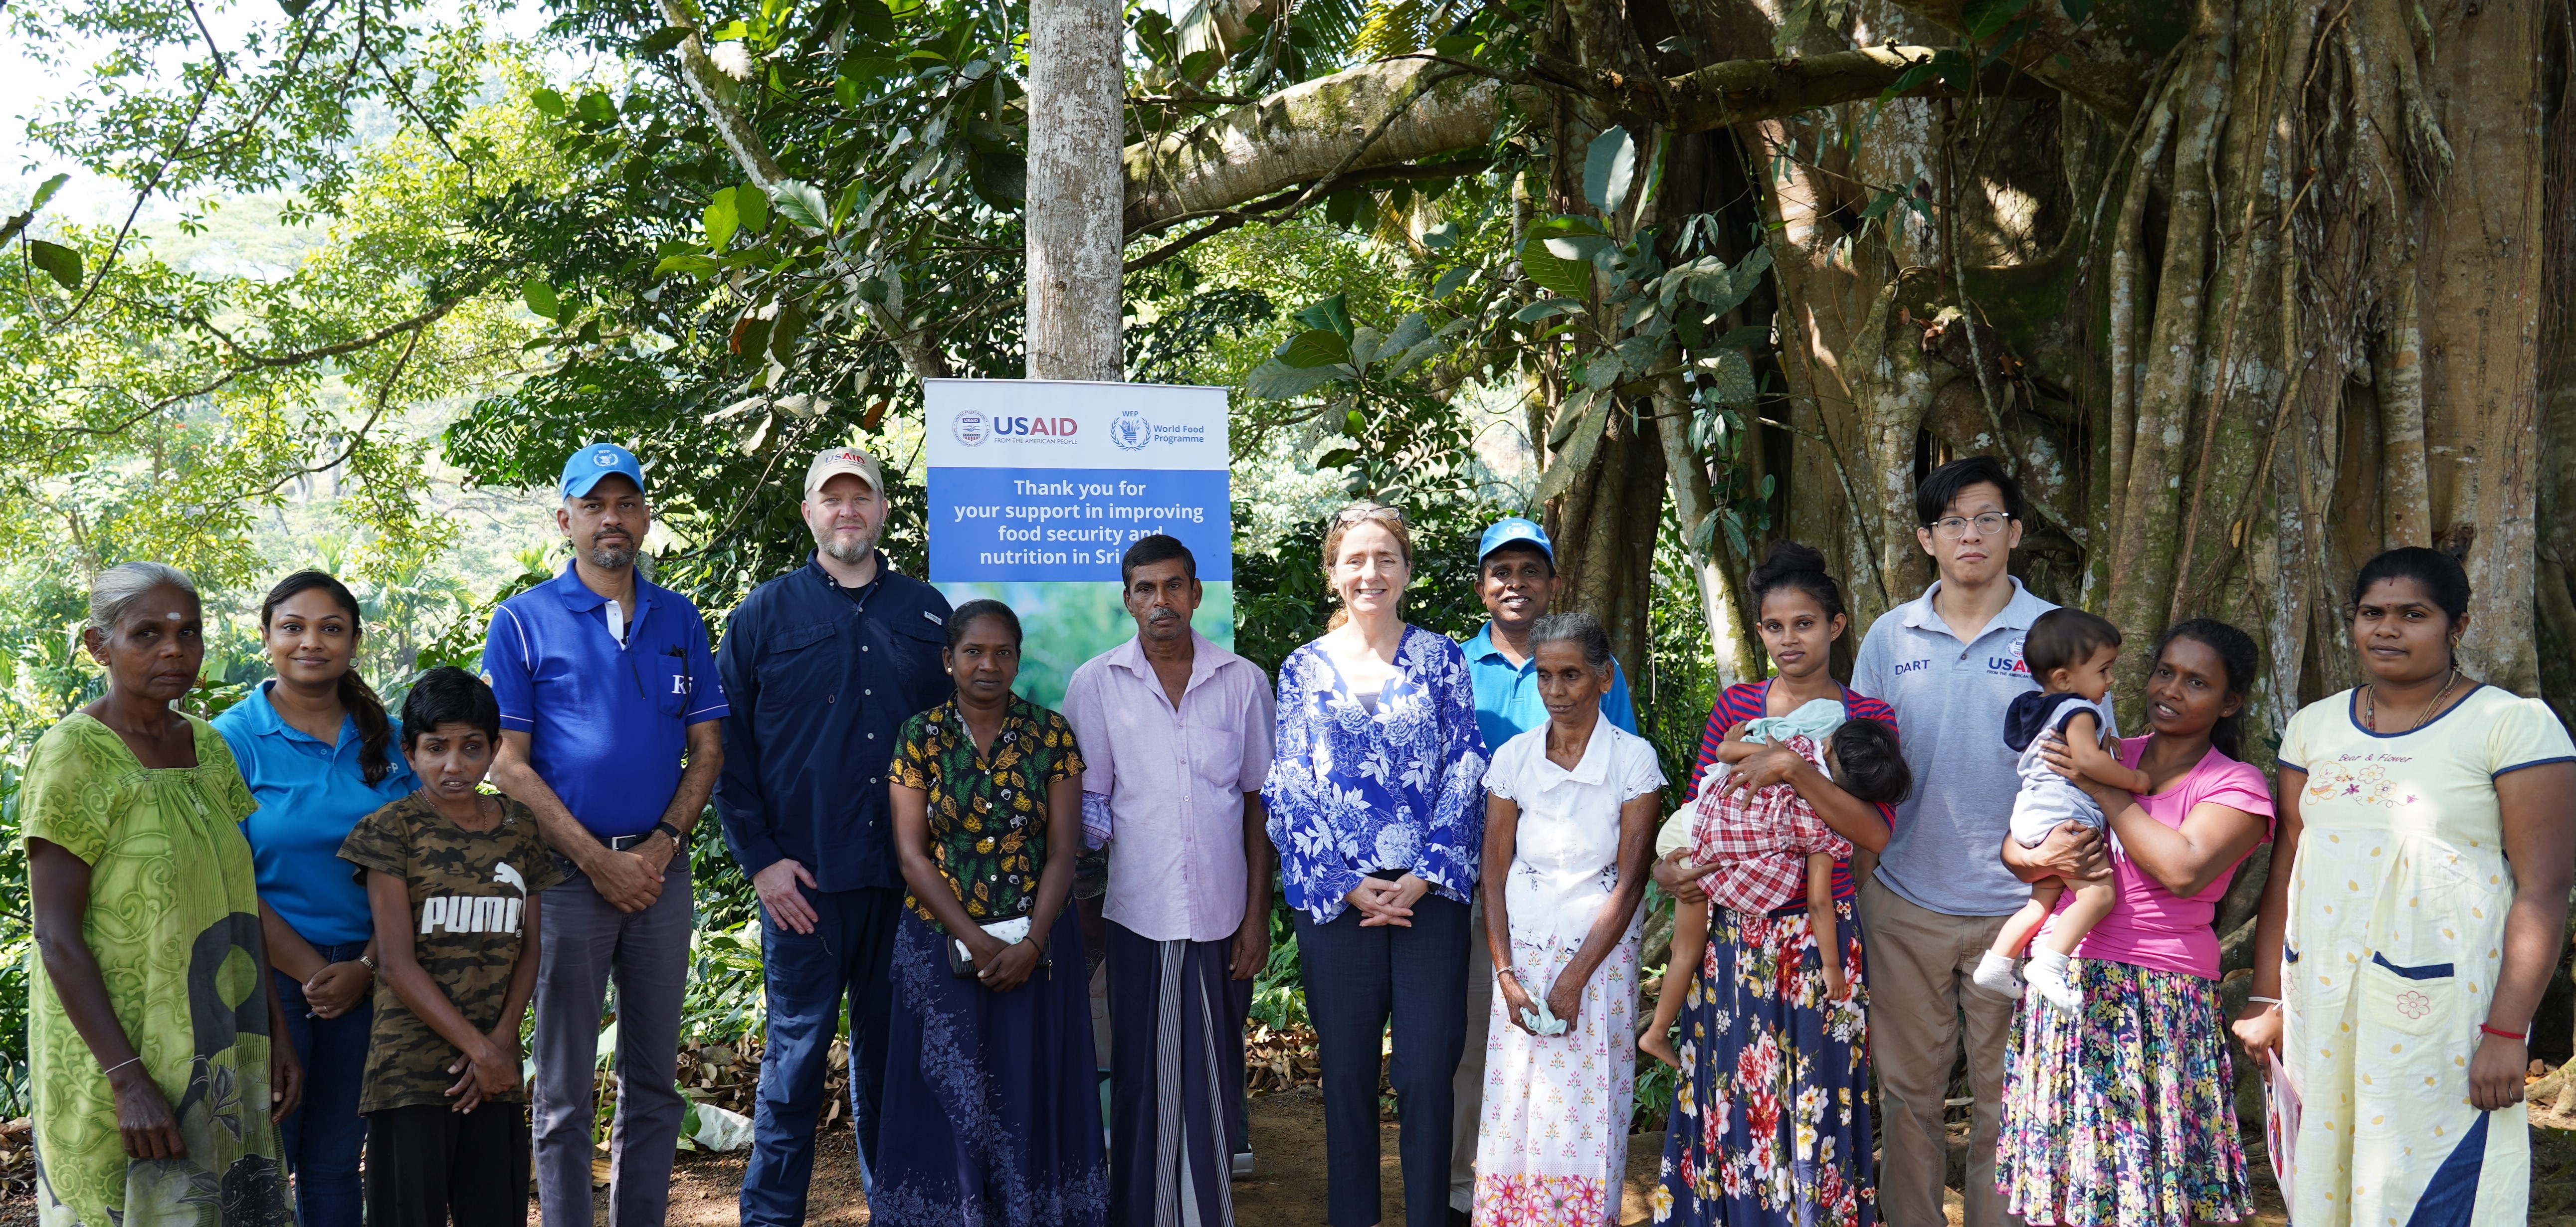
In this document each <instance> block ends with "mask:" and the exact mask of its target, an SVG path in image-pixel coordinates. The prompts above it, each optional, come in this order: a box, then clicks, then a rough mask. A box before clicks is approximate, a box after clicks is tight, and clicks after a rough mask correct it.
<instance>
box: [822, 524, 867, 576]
mask: <svg viewBox="0 0 2576 1227" xmlns="http://www.w3.org/2000/svg"><path fill="white" fill-rule="evenodd" d="M814 548H815V549H818V550H821V551H823V553H824V554H825V555H827V556H829V557H831V558H833V559H836V560H838V561H841V562H845V563H848V564H850V565H851V566H854V567H855V566H857V565H859V564H860V563H863V562H866V561H867V560H868V556H869V555H871V554H874V553H876V550H877V534H876V533H875V532H872V531H870V530H867V529H860V530H858V531H857V532H855V533H846V534H845V533H842V532H838V531H834V530H829V529H827V530H824V531H822V532H818V533H815V534H814Z"/></svg>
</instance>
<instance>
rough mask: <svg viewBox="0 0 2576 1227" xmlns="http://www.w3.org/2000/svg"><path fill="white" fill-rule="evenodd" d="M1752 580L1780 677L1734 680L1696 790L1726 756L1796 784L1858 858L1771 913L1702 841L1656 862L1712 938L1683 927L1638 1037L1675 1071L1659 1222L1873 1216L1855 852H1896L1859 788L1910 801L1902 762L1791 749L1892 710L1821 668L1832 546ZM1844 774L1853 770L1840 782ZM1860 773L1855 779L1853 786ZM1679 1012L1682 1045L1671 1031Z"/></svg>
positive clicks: (1771, 562)
mask: <svg viewBox="0 0 2576 1227" xmlns="http://www.w3.org/2000/svg"><path fill="white" fill-rule="evenodd" d="M1746 586H1747V588H1748V594H1747V595H1748V596H1749V597H1750V598H1751V600H1752V601H1753V602H1754V605H1755V608H1756V610H1757V611H1758V621H1757V624H1756V626H1757V629H1758V630H1759V631H1760V633H1761V635H1762V642H1763V646H1764V648H1765V649H1766V650H1768V651H1769V653H1770V655H1771V660H1772V663H1773V665H1774V666H1775V667H1776V669H1777V676H1775V677H1773V678H1771V679H1769V680H1767V681H1760V682H1747V683H1744V684H1741V685H1737V686H1731V687H1729V688H1727V690H1726V692H1725V693H1724V695H1723V696H1722V697H1721V698H1720V699H1719V701H1718V704H1717V707H1716V709H1715V710H1714V711H1712V712H1711V713H1710V714H1709V722H1708V731H1707V733H1706V734H1705V735H1704V736H1703V738H1702V739H1701V744H1700V755H1699V763H1698V765H1697V767H1696V768H1695V769H1694V770H1693V771H1692V774H1691V791H1692V792H1693V793H1695V794H1696V793H1699V792H1700V791H1701V789H1700V785H1701V781H1702V778H1703V776H1705V775H1706V774H1708V773H1709V772H1710V770H1711V768H1712V765H1713V764H1716V763H1718V762H1720V761H1727V760H1732V761H1728V767H1727V778H1726V781H1725V784H1724V785H1723V787H1725V788H1729V789H1733V790H1736V791H1737V792H1738V793H1740V794H1745V795H1750V794H1754V793H1759V792H1761V791H1762V790H1765V789H1769V788H1772V787H1774V786H1778V785H1786V786H1787V787H1788V788H1789V789H1790V790H1792V791H1794V792H1795V794H1796V798H1797V801H1798V802H1800V803H1802V804H1803V806H1804V807H1805V808H1807V809H1811V810H1812V811H1813V815H1814V818H1815V819H1816V820H1817V822H1818V823H1820V824H1821V826H1822V827H1824V828H1829V829H1830V831H1831V832H1832V834H1833V835H1835V836H1839V837H1840V841H1841V844H1842V846H1843V847H1847V848H1848V850H1849V851H1848V852H1846V853H1844V854H1843V855H1840V856H1836V857H1835V858H1834V859H1833V861H1832V862H1831V864H1830V866H1829V872H1828V873H1827V874H1825V875H1823V876H1824V877H1825V881H1826V885H1827V887H1828V890H1827V892H1826V893H1827V894H1828V895H1829V896H1830V897H1829V898H1827V899H1821V900H1819V899H1812V898H1810V893H1811V892H1810V891H1809V890H1807V889H1803V888H1799V889H1793V890H1792V891H1790V892H1788V893H1787V895H1786V896H1785V897H1784V898H1781V899H1780V900H1779V905H1778V906H1775V907H1770V908H1765V909H1762V910H1739V909H1737V908H1733V907H1729V906H1726V905H1724V904H1723V903H1719V904H1715V905H1712V904H1711V903H1710V902H1709V895H1708V892H1707V891H1706V890H1705V889H1703V887H1702V885H1701V881H1700V879H1701V877H1702V875H1703V874H1704V873H1706V872H1707V870H1708V866H1707V865H1706V864H1705V863H1704V862H1702V863H1693V861H1692V853H1693V849H1692V848H1688V847H1685V848H1682V849H1680V850H1677V851H1675V852H1674V853H1672V854H1671V855H1669V856H1666V857H1664V858H1662V859H1659V860H1658V861H1656V863H1655V869H1654V876H1655V881H1656V882H1657V884H1658V885H1660V886H1662V887H1663V889H1664V891H1665V892H1666V893H1668V894H1670V895H1672V896H1673V897H1674V899H1675V900H1676V903H1677V908H1676V919H1677V921H1683V920H1687V921H1689V922H1690V923H1689V928H1690V929H1694V930H1696V929H1698V928H1700V922H1699V918H1700V917H1703V916H1704V917H1705V931H1706V934H1707V937H1706V939H1705V940H1704V941H1693V940H1690V937H1689V934H1688V933H1687V932H1684V931H1683V928H1684V926H1683V925H1682V924H1679V923H1677V924H1676V936H1675V939H1674V944H1673V959H1672V962H1671V964H1670V966H1669V967H1668V969H1667V970H1666V972H1665V976H1664V989H1663V995H1664V1000H1663V1001H1662V1002H1661V1003H1660V1004H1661V1005H1662V1007H1663V1008H1661V1009H1660V1010H1659V1011H1658V1025H1656V1026H1654V1027H1651V1028H1650V1029H1649V1031H1648V1033H1647V1035H1646V1037H1645V1038H1644V1040H1642V1041H1641V1044H1640V1046H1641V1047H1643V1048H1645V1049H1646V1050H1647V1051H1648V1052H1650V1053H1653V1054H1654V1055H1656V1056H1657V1057H1660V1058H1662V1059H1663V1060H1665V1061H1668V1062H1672V1063H1674V1064H1676V1065H1678V1066H1679V1067H1680V1069H1681V1071H1682V1072H1681V1080H1680V1085H1679V1086H1678V1088H1677V1089H1676V1092H1675V1094H1674V1100H1673V1117H1672V1124H1671V1126H1670V1127H1669V1128H1668V1130H1667V1132H1666V1134H1665V1143H1664V1162H1663V1168H1662V1173H1661V1178H1660V1181H1659V1183H1658V1185H1657V1187H1656V1190H1655V1193H1654V1203H1655V1204H1654V1221H1655V1222H1657V1223H1665V1222H1680V1223H1685V1224H1712V1223H1727V1224H1741V1223H1781V1224H1788V1223H1803V1222H1820V1223H1821V1222H1831V1223H1867V1222H1873V1221H1875V1220H1876V1207H1875V1204H1874V1196H1875V1184H1876V1176H1875V1174H1874V1172H1873V1170H1872V1159H1871V1154H1872V1147H1873V1142H1872V1135H1871V1123H1870V1117H1871V1092H1870V1077H1869V1065H1868V1055H1867V1054H1868V1039H1867V1028H1866V1026H1865V1023H1864V1010H1865V1007H1866V1005H1867V1000H1868V998H1867V993H1866V991H1865V988H1864V983H1865V979H1864V975H1863V966H1862V962H1863V960H1862V940H1861V932H1860V925H1859V924H1858V923H1857V921H1856V919H1855V917H1854V914H1853V905H1852V899H1853V894H1854V891H1853V887H1852V880H1853V877H1854V873H1853V871H1852V868H1851V865H1850V861H1851V860H1856V859H1857V860H1862V861H1863V864H1864V866H1865V865H1866V864H1867V858H1869V857H1872V856H1874V855H1875V854H1876V853H1877V852H1878V851H1879V850H1880V849H1881V848H1884V847H1885V846H1886V844H1887V837H1888V832H1889V829H1890V828H1889V823H1890V820H1891V819H1890V815H1891V813H1892V806H1891V805H1888V804H1879V803H1873V802H1871V801H1864V800H1862V799H1860V798H1859V797H1857V796H1855V795H1853V791H1852V789H1853V788H1857V789H1859V791H1861V792H1863V793H1867V794H1870V795H1872V796H1882V797H1883V796H1887V795H1889V793H1890V792H1891V791H1892V792H1893V794H1894V795H1898V796H1901V795H1902V793H1903V791H1904V782H1903V779H1902V773H1903V769H1904V764H1903V760H1902V759H1895V760H1894V762H1893V771H1892V772H1891V771H1890V770H1888V767H1889V764H1887V763H1879V762H1872V763H1862V762H1857V761H1852V762H1840V763H1833V764H1822V765H1820V763H1819V762H1818V760H1817V758H1814V757H1810V756H1809V755H1808V754H1805V753H1801V752H1800V751H1799V750H1798V749H1796V748H1794V746H1795V745H1796V744H1799V743H1804V744H1806V745H1808V746H1810V747H1811V748H1812V747H1814V746H1815V745H1816V744H1817V743H1820V742H1835V741H1848V742H1849V743H1850V744H1853V745H1855V747H1858V746H1861V745H1867V744H1869V743H1870V739H1868V738H1847V739H1841V738H1836V737H1834V736H1833V734H1834V733H1835V732H1837V731H1838V730H1837V729H1830V728H1827V727H1826V724H1828V723H1830V724H1834V725H1841V724H1855V723H1859V722H1879V723H1880V724H1883V726H1884V728H1883V729H1854V730H1853V731H1854V732H1869V733H1876V734H1878V735H1879V737H1880V738H1882V739H1883V740H1884V741H1885V742H1887V743H1891V744H1892V742H1893V740H1894V729H1895V726H1896V717H1895V713H1894V712H1892V711H1890V710H1889V709H1888V707H1887V705H1886V704H1884V703H1881V702H1879V701H1878V700H1876V699H1873V698H1870V697H1868V696H1865V695H1861V694H1856V693H1854V692H1853V691H1852V690H1851V689H1850V688H1849V687H1847V686H1844V685H1843V684H1842V683H1840V682H1838V681H1836V680H1835V679H1834V676H1833V673H1832V671H1831V670H1830V669H1829V668H1828V662H1829V658H1830V657H1831V655H1832V648H1833V643H1834V640H1835V639H1837V638H1839V637H1840V636H1841V635H1842V633H1843V631H1844V630H1845V629H1846V627H1847V626H1848V624H1849V619H1848V618H1847V616H1846V615H1845V613H1844V610H1843V601H1842V591H1841V589H1840V588H1839V587H1838V586H1837V585H1836V584H1835V583H1834V581H1833V579H1832V578H1831V577H1830V576H1828V575H1827V574H1826V573H1825V563H1824V556H1823V555H1822V554H1820V553H1818V552H1817V551H1816V550H1815V549H1813V548H1811V547H1808V546H1804V545H1800V544H1798V543H1796V542H1789V541H1783V542H1779V543H1776V544H1774V545H1773V546H1772V547H1771V552H1770V554H1769V556H1768V557H1767V558H1766V559H1765V560H1764V562H1763V563H1762V565H1761V566H1759V567H1756V568H1755V569H1754V571H1753V574H1752V576H1751V577H1750V579H1749V581H1748V583H1747V585H1746ZM1819 701H1822V702H1824V703H1825V704H1826V707H1825V708H1824V709H1823V710H1824V711H1825V713H1826V714H1827V716H1828V717H1829V719H1828V720H1826V721H1818V720H1817V719H1816V718H1815V717H1814V716H1813V715H1812V714H1810V713H1813V712H1814V711H1816V710H1817V709H1811V708H1809V704H1811V703H1817V702H1819ZM1837 708H1838V710H1835V709H1837ZM1757 721H1781V722H1783V723H1782V724H1781V725H1779V726H1776V727H1780V728H1783V729H1792V728H1794V729H1795V730H1796V731H1797V732H1800V733H1802V734H1804V735H1803V736H1799V737H1797V738H1795V739H1794V740H1792V739H1777V740H1775V741H1773V742H1772V743H1770V744H1764V745H1759V746H1753V745H1748V744H1747V738H1746V736H1745V731H1746V727H1747V726H1749V725H1751V724H1752V723H1753V722H1757ZM1889 757H1890V758H1893V756H1892V755H1891V756H1889ZM1829 766H1830V767H1831V768H1833V770H1831V771H1829V770H1828V767H1829ZM1835 772H1840V773H1842V774H1844V776H1845V780H1844V781H1843V782H1838V781H1837V779H1836V776H1835ZM1853 772H1858V773H1859V776H1860V777H1861V779H1860V780H1854V779H1852V778H1851V773H1853ZM1891 774H1892V775H1894V776H1896V777H1897V778H1894V779H1890V778H1888V777H1889V776H1890V775H1891ZM1861 780H1866V783H1863V782H1861ZM1846 782H1848V783H1850V785H1851V787H1849V788H1847V787H1846ZM1712 791H1714V790H1712ZM1693 808H1697V807H1686V808H1685V810H1684V813H1685V814H1686V815H1687V814H1690V813H1691V812H1692V810H1693ZM1837 850H1838V851H1839V850H1840V849H1837ZM1789 851H1791V852H1792V853H1795V852H1797V851H1799V850H1795V849H1793V850H1789ZM1798 859H1799V860H1800V861H1801V862H1803V861H1804V860H1805V857H1803V856H1800V857H1799V858H1798ZM1791 872H1793V873H1796V872H1797V871H1796V870H1792V871H1791ZM1864 872H1865V869H1864ZM1803 880H1804V879H1803V878H1802V879H1801V881H1803ZM1828 921H1830V923H1829V924H1828ZM1828 928H1830V930H1831V933H1832V936H1831V937H1829V938H1828V939H1827V941H1828V943H1829V944H1830V945H1831V946H1833V947H1834V948H1836V949H1837V950H1838V951H1839V954H1840V956H1841V957H1840V959H1839V960H1838V962H1839V969H1838V970H1839V974H1838V975H1834V974H1830V973H1832V972H1833V971H1835V970H1836V969H1834V968H1832V967H1829V965H1828V961H1827V960H1826V959H1825V957H1824V955H1825V953H1826V952H1825V951H1824V950H1823V949H1820V948H1819V946H1818V943H1817V936H1818V935H1819V934H1820V933H1823V932H1826V931H1827V930H1828ZM1694 972H1695V973H1696V974H1695V975H1694V974H1693V973H1694ZM1837 980H1838V981H1840V983H1841V991H1840V992H1839V993H1837V992H1835V991H1834V989H1833V984H1834V982H1835V981H1837ZM1685 981H1687V982H1688V987H1687V988H1684V987H1683V984H1684V982H1685ZM1676 1012H1678V1014H1679V1021H1680V1024H1681V1027H1680V1031H1679V1034H1678V1037H1677V1040H1676V1038H1674V1037H1670V1036H1667V1035H1666V1029H1667V1027H1666V1024H1669V1022H1670V1021H1671V1020H1672V1019H1673V1017H1674V1015H1675V1013H1676Z"/></svg>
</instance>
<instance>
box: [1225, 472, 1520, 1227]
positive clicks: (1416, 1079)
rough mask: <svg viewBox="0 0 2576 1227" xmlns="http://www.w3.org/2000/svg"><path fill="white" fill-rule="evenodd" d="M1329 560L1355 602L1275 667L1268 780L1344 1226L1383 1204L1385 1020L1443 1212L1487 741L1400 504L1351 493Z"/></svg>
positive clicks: (1416, 1168)
mask: <svg viewBox="0 0 2576 1227" xmlns="http://www.w3.org/2000/svg"><path fill="white" fill-rule="evenodd" d="M1324 568H1325V581H1326V583H1327V585H1328V586H1329V587H1330V588H1331V590H1332V593H1333V596H1334V598H1335V599H1336V600H1338V601H1339V602H1340V603H1341V606H1342V609H1341V612H1340V613H1338V614H1336V615H1335V616H1334V619H1333V622H1332V625H1331V629H1329V630H1327V631H1326V632H1325V633H1324V636H1323V637H1322V638H1320V639H1317V640H1315V641H1314V642H1313V643H1309V644H1307V645H1306V646H1304V647H1301V648H1299V649H1297V650H1296V651H1295V652H1293V653H1290V654H1289V657H1288V659H1287V660H1286V661H1285V662H1283V663H1282V664H1281V665H1280V667H1279V735H1278V738H1277V741H1276V747H1277V749H1276V753H1275V757H1274V758H1273V759H1272V761H1271V765H1270V779H1269V782H1268V783H1267V784H1265V785H1264V786H1263V787H1262V790H1261V799H1262V801H1263V802H1264V804H1266V805H1267V806H1268V807H1269V811H1270V840H1271V842H1272V843H1274V844H1276V845H1278V848H1279V871H1280V880H1281V882H1282V884H1283V885H1284V886H1285V887H1286V891H1287V898H1288V905H1289V906H1290V907H1291V908H1293V909H1295V912H1294V915H1295V920H1296V925H1297V947H1298V953H1299V955H1300V962H1301V963H1302V965H1303V967H1304V974H1305V984H1306V1013H1307V1015H1308V1017H1309V1018H1311V1019H1312V1020H1313V1021H1314V1024H1315V1041H1316V1048H1317V1050H1318V1055H1319V1056H1320V1057H1321V1059H1322V1063H1323V1083H1324V1149H1325V1167H1326V1177H1327V1180H1326V1185H1327V1217H1328V1218H1329V1219H1330V1221H1331V1223H1332V1225H1333V1227H1370V1225H1371V1224H1374V1223H1376V1222H1377V1221H1378V1206H1379V1201H1378V1196H1379V1193H1378V1127H1377V1085H1378V1068H1379V1066H1378V1054H1379V1051H1380V1048H1379V1038H1380V1037H1381V1036H1383V1035H1385V1034H1386V1031H1387V1025H1388V1022H1389V1020H1390V1018H1391V1019H1392V1020H1393V1022H1394V1029H1395V1037H1394V1047H1393V1054H1394V1055H1393V1065H1392V1067H1391V1068H1390V1069H1389V1070H1388V1071H1387V1076H1388V1079H1389V1081H1390V1082H1392V1083H1393V1085H1394V1087H1395V1094H1396V1104H1397V1115H1396V1119H1397V1122H1398V1127H1399V1129H1400V1134H1399V1141H1398V1143H1397V1149H1398V1152H1399V1155H1400V1158H1401V1160H1402V1163H1403V1169H1404V1204H1405V1219H1406V1222H1407V1223H1408V1224H1409V1227H1442V1225H1443V1224H1445V1223H1446V1222H1447V1220H1448V1216H1449V1154H1450V1143H1451V1140H1452V1139H1451V1136H1450V1129H1451V1124H1450V1120H1451V1102H1450V1077H1451V1075H1452V1074H1454V1073H1455V1072H1456V1071H1457V1068H1458V1056H1459V1053H1460V1052H1461V1051H1462V1050H1463V1048H1464V1045H1465V1043H1466V1034H1467V1009H1466V993H1467V950H1468V943H1469V941H1470V939H1471V938H1472V936H1473V934H1472V931H1471V928H1470V924H1469V920H1468V907H1467V905H1468V900H1470V899H1472V898H1473V897H1474V896H1475V893H1476V868H1477V858H1478V856H1479V855H1480V854H1481V852H1482V851H1483V845H1484V796H1483V788H1482V786H1483V782H1484V777H1485V753H1486V751H1485V741H1484V738H1483V736H1482V735H1481V734H1479V733H1478V732H1477V731H1476V703H1475V693H1474V691H1473V689H1472V688H1471V687H1470V686H1469V684H1468V681H1467V662H1466V658H1465V657H1464V656H1462V655H1460V654H1459V651H1458V646H1457V645H1456V644H1454V643H1451V642H1450V641H1449V640H1448V639H1447V638H1446V637H1444V636H1441V635H1436V634H1433V633H1432V632H1430V631H1426V630H1423V629H1422V628H1420V627H1416V626H1408V625H1406V624H1405V622H1404V618H1403V615H1402V613H1401V610H1402V606H1403V599H1404V587H1405V584H1406V582H1407V581H1409V580H1410V579H1412V577H1413V539H1412V537H1411V535H1410V534H1408V533H1407V532H1406V530H1405V525H1404V517H1403V516H1402V515H1401V514H1400V513H1398V512H1397V511H1396V510H1395V509H1394V508H1392V507H1385V506H1381V505H1379V504H1376V503H1369V502H1362V503H1354V504H1352V505H1351V506H1349V507H1346V508H1344V509H1342V511H1341V512H1340V513H1339V514H1338V515H1336V516H1334V517H1333V523H1332V525H1331V527H1330V528H1329V529H1327V530H1326V532H1325V534H1324Z"/></svg>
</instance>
